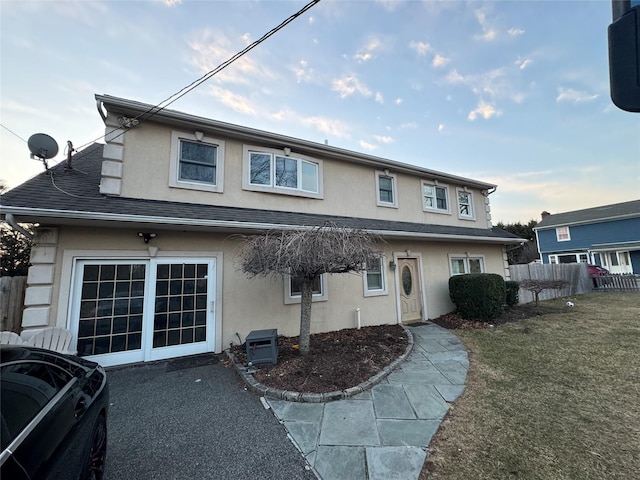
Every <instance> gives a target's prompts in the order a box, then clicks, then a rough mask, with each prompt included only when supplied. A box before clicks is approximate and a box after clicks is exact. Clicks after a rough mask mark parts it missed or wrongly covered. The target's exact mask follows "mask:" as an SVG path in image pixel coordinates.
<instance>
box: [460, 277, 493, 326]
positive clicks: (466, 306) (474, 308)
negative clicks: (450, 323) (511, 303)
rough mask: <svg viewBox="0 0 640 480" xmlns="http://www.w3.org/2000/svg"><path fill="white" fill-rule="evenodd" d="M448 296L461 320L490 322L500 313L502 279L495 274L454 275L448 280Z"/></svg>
mask: <svg viewBox="0 0 640 480" xmlns="http://www.w3.org/2000/svg"><path fill="white" fill-rule="evenodd" d="M449 296H450V297H451V301H452V302H453V303H455V305H456V307H457V308H458V313H459V314H460V315H461V316H462V317H463V318H465V319H467V320H482V321H488V320H492V319H494V318H497V317H498V316H499V315H500V314H501V313H502V306H503V305H504V301H505V285H504V279H503V278H502V277H501V276H500V275H497V274H495V273H472V274H468V275H455V276H453V277H451V278H450V279H449Z"/></svg>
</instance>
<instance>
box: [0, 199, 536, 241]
mask: <svg viewBox="0 0 640 480" xmlns="http://www.w3.org/2000/svg"><path fill="white" fill-rule="evenodd" d="M0 213H1V214H2V215H3V216H4V215H6V214H13V215H16V216H21V217H23V220H18V221H21V222H22V223H28V222H29V220H28V217H32V218H37V219H43V218H47V219H49V218H50V219H67V220H74V221H80V224H81V222H82V221H85V222H120V223H129V224H131V225H132V226H133V225H141V224H146V225H163V226H171V227H176V226H180V227H194V228H220V229H223V230H237V231H264V230H291V229H304V228H314V227H315V226H311V225H310V226H303V225H293V224H280V223H257V222H238V221H230V220H200V219H194V218H178V217H157V216H139V215H123V214H119V213H99V212H83V211H73V210H54V209H35V208H27V207H10V206H9V207H7V206H1V207H0ZM25 217H26V218H25ZM365 230H367V231H368V232H371V233H374V234H377V235H380V236H383V237H394V238H404V239H416V240H417V239H430V240H455V241H476V242H482V243H495V244H500V245H505V244H520V243H524V242H525V241H526V240H524V239H522V238H511V237H490V236H476V235H455V234H442V233H422V232H408V231H403V230H378V229H365Z"/></svg>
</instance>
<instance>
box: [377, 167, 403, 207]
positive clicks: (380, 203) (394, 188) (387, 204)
mask: <svg viewBox="0 0 640 480" xmlns="http://www.w3.org/2000/svg"><path fill="white" fill-rule="evenodd" d="M380 177H389V178H390V179H391V192H392V195H393V202H385V201H383V200H381V199H380ZM376 205H378V206H379V207H389V208H398V181H397V176H396V174H394V173H388V172H383V171H382V170H376Z"/></svg>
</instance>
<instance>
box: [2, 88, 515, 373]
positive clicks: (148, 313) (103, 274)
mask: <svg viewBox="0 0 640 480" xmlns="http://www.w3.org/2000/svg"><path fill="white" fill-rule="evenodd" d="M96 100H97V103H98V111H99V113H100V115H101V116H102V119H103V120H104V123H105V125H106V134H105V142H106V143H105V144H104V145H102V144H94V145H92V146H90V147H88V148H86V149H84V150H82V151H81V152H80V153H78V154H76V155H75V156H74V157H73V159H72V161H71V163H70V164H58V165H56V166H55V167H54V168H52V169H50V171H49V172H43V173H42V174H40V175H38V176H36V177H34V178H33V179H31V180H29V181H27V182H25V183H24V184H22V185H20V186H18V187H16V188H15V189H13V190H11V191H9V192H7V193H5V194H4V195H3V196H2V202H1V203H2V205H1V207H0V213H1V214H2V215H3V218H6V219H7V220H8V221H10V222H11V223H12V224H14V225H15V224H16V222H24V223H37V224H38V225H39V227H38V228H37V231H36V234H35V246H34V248H33V251H32V257H31V262H32V266H31V267H30V269H29V274H28V287H27V291H26V298H25V310H24V314H23V320H22V327H23V329H25V330H27V332H26V333H27V334H29V333H30V332H31V331H34V332H35V331H37V330H38V329H42V328H43V327H45V326H52V325H57V326H64V327H66V328H68V329H70V330H71V331H72V332H73V335H74V342H75V343H76V346H77V349H78V352H79V354H80V355H84V356H88V357H90V358H92V359H95V360H97V361H100V362H101V363H102V364H104V365H115V364H124V363H130V362H140V361H150V360H157V359H162V358H170V357H176V356H182V355H190V354H196V353H201V352H221V351H222V350H224V349H225V348H228V347H229V345H230V344H231V343H238V342H241V341H242V340H243V339H244V338H245V337H246V335H247V334H248V333H249V332H251V331H253V330H260V329H268V328H277V329H278V332H279V333H281V334H284V335H287V336H293V335H297V333H298V332H299V306H298V305H297V304H299V302H300V291H299V286H298V284H297V282H296V281H295V279H291V278H285V279H281V278H280V279H277V278H264V279H260V278H258V279H248V278H247V277H246V276H245V275H244V274H243V273H242V272H241V271H239V269H238V261H237V255H236V249H237V247H238V245H239V243H240V238H241V236H242V235H247V234H255V233H260V232H265V231H268V230H274V229H291V228H309V227H313V226H319V225H324V224H326V222H334V223H335V224H338V225H345V226H349V227H353V228H361V229H366V230H368V231H371V232H375V233H377V234H380V235H382V236H383V237H384V238H385V239H386V242H387V243H386V244H385V245H384V257H383V258H382V259H381V260H379V261H377V262H376V264H372V265H369V266H368V270H367V271H366V273H364V274H363V275H354V274H345V275H331V276H330V275H323V276H321V277H319V278H318V281H317V284H316V286H315V290H314V297H313V300H314V302H315V303H314V306H313V309H312V327H311V328H312V333H315V332H325V331H332V330H337V329H343V328H353V327H355V326H356V318H357V316H359V318H360V321H361V324H362V325H378V324H388V323H401V322H402V323H409V322H415V321H422V320H426V319H428V318H435V317H437V316H439V315H441V314H444V313H447V312H450V311H452V310H453V309H454V305H453V304H452V303H451V301H450V299H449V291H448V279H449V277H450V276H451V275H457V274H463V273H469V272H491V273H497V274H500V275H502V276H505V277H508V267H507V261H506V254H505V251H506V248H507V246H509V245H513V244H518V243H521V242H522V239H520V238H517V237H515V236H514V235H512V234H510V233H508V232H506V231H504V230H501V229H498V228H495V227H492V226H491V215H490V208H489V195H490V194H491V193H492V192H493V191H495V189H496V186H495V185H493V184H489V183H485V182H482V181H478V180H473V179H469V178H462V177H459V176H454V175H449V174H446V173H443V172H437V171H433V170H429V169H425V168H421V167H417V166H413V165H408V164H404V163H399V162H395V161H390V160H385V159H382V158H378V157H374V156H370V155H364V154H361V153H356V152H352V151H347V150H343V149H340V148H336V147H332V146H329V145H326V144H321V143H314V142H310V141H306V140H301V139H296V138H291V137H287V136H283V135H277V134H273V133H268V132H265V131H259V130H255V129H251V128H246V127H243V126H238V125H231V124H228V123H223V122H219V121H215V120H210V119H207V118H202V117H198V116H194V115H188V114H186V113H182V112H178V111H172V110H162V111H157V112H155V114H153V115H150V114H149V112H151V111H152V105H147V104H143V103H139V102H136V101H131V100H126V99H122V98H116V97H112V96H107V95H96Z"/></svg>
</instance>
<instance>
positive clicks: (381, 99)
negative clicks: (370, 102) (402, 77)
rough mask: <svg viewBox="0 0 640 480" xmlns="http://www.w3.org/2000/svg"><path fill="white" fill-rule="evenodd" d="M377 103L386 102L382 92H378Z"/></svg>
mask: <svg viewBox="0 0 640 480" xmlns="http://www.w3.org/2000/svg"><path fill="white" fill-rule="evenodd" d="M376 103H379V104H380V105H382V104H384V97H383V96H382V93H380V92H376Z"/></svg>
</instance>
